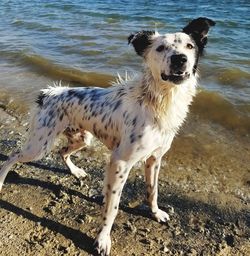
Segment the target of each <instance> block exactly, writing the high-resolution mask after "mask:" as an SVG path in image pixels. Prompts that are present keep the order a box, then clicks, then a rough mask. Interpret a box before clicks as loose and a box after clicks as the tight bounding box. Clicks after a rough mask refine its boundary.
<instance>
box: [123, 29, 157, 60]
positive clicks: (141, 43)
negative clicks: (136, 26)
mask: <svg viewBox="0 0 250 256" xmlns="http://www.w3.org/2000/svg"><path fill="white" fill-rule="evenodd" d="M154 34H155V32H154V31H145V30H143V31H140V32H137V33H136V34H131V35H130V36H129V37H128V43H129V44H130V43H131V44H132V45H133V46H134V49H135V51H136V53H137V54H138V55H140V56H143V54H144V52H145V50H146V49H147V48H148V47H149V46H150V45H151V43H152V39H151V37H152V36H153V35H154Z"/></svg>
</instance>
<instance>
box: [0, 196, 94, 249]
mask: <svg viewBox="0 0 250 256" xmlns="http://www.w3.org/2000/svg"><path fill="white" fill-rule="evenodd" d="M0 207H1V208H3V209H5V210H6V211H9V212H13V213H15V214H16V215H18V216H22V217H23V218H25V219H28V220H31V221H34V222H39V223H41V226H43V227H46V228H48V229H50V230H51V231H54V232H56V233H60V234H62V235H63V236H64V237H65V238H67V239H70V240H71V241H72V242H73V243H74V244H75V246H77V247H79V248H80V249H82V250H84V251H86V252H88V253H89V254H95V252H94V251H93V244H94V239H93V238H91V237H89V236H88V235H86V234H84V233H83V232H81V231H80V230H77V229H74V228H71V227H68V226H65V225H63V224H61V223H58V222H56V221H53V220H50V219H48V218H44V217H38V216H36V215H34V214H33V213H31V212H28V211H26V210H24V209H22V208H20V207H17V206H15V205H13V204H11V203H9V202H7V201H4V200H2V199H0Z"/></svg>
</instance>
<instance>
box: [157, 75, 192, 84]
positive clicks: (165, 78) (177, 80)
mask: <svg viewBox="0 0 250 256" xmlns="http://www.w3.org/2000/svg"><path fill="white" fill-rule="evenodd" d="M189 77H190V74H189V73H186V72H185V73H184V74H171V75H166V74H165V73H161V78H162V80H163V81H169V82H172V83H174V84H180V83H182V82H183V81H184V80H186V79H188V78H189Z"/></svg>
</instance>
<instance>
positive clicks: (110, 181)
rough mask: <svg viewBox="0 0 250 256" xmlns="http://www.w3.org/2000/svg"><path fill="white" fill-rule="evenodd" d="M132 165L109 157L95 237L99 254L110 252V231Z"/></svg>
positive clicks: (104, 255)
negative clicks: (98, 229)
mask: <svg viewBox="0 0 250 256" xmlns="http://www.w3.org/2000/svg"><path fill="white" fill-rule="evenodd" d="M131 167H132V165H129V163H128V162H126V161H123V160H117V159H114V157H112V158H111V161H110V164H109V166H108V168H107V173H106V177H105V180H104V208H103V219H102V228H101V230H100V233H99V234H98V236H97V238H96V242H95V244H96V250H97V252H98V253H99V255H102V256H106V255H109V254H110V249H111V238H110V232H111V228H112V225H113V222H114V220H115V217H116V215H117V212H118V207H119V202H120V197H121V193H122V189H123V186H124V184H125V181H126V180H127V177H128V174H129V171H130V169H131Z"/></svg>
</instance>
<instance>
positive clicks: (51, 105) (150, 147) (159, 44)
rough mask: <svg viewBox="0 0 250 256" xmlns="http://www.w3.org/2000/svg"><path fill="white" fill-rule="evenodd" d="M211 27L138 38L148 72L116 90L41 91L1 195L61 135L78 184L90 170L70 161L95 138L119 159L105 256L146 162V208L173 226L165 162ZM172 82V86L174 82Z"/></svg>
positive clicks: (113, 163)
mask: <svg viewBox="0 0 250 256" xmlns="http://www.w3.org/2000/svg"><path fill="white" fill-rule="evenodd" d="M212 25H214V22H213V21H211V20H209V19H207V18H199V19H196V20H193V21H192V22H191V23H190V24H189V25H188V26H187V27H185V28H184V29H183V32H180V33H175V34H165V35H160V34H158V33H157V32H155V31H141V32H138V33H135V34H131V35H130V36H129V38H128V41H129V43H130V44H132V45H133V47H134V49H135V51H136V53H137V54H138V55H139V56H141V57H142V58H143V60H144V66H143V72H142V74H141V75H136V76H134V77H132V78H130V79H126V80H123V79H121V78H120V79H118V81H117V83H115V84H114V85H113V86H111V87H109V88H106V89H102V88H93V87H91V88H68V87H60V86H57V87H50V88H47V89H44V90H42V91H41V92H40V94H39V96H38V97H37V101H36V102H37V108H36V111H35V113H34V115H33V117H32V121H31V126H30V130H29V138H28V140H27V143H26V144H25V145H24V147H23V148H22V150H21V151H20V152H16V153H14V154H12V155H11V156H10V157H9V159H8V160H7V161H6V162H5V163H4V165H3V166H2V168H1V171H0V189H1V187H2V185H3V182H4V179H5V177H6V175H7V174H8V172H9V170H10V169H11V167H12V166H13V165H14V164H16V163H17V162H29V161H33V160H37V159H40V158H42V157H43V156H44V155H45V154H47V153H49V152H50V150H51V147H52V146H53V144H54V141H55V139H56V137H57V136H58V135H59V134H61V133H64V135H65V136H66V137H67V138H68V146H67V147H65V148H63V149H62V150H61V151H60V153H61V155H62V157H63V160H64V162H65V164H66V165H67V166H68V168H69V169H70V171H71V172H72V173H73V174H74V175H75V176H76V177H84V176H86V173H85V172H84V170H81V169H80V168H78V167H77V166H75V165H74V164H73V163H72V162H71V160H70V155H71V154H72V153H74V152H76V151H78V150H80V149H81V148H82V147H83V146H84V145H89V144H90V142H91V138H92V135H94V136H95V137H97V138H98V139H99V140H100V141H102V142H103V143H104V144H105V145H106V146H107V147H108V148H109V149H110V150H111V151H112V154H111V158H110V162H109V163H108V166H107V171H106V176H105V182H104V189H103V194H104V207H103V218H102V228H101V230H100V232H99V234H98V236H97V239H96V249H97V252H98V254H99V255H109V253H110V250H111V239H110V231H111V228H112V225H113V222H114V219H115V217H116V214H117V211H118V206H119V201H120V196H121V192H122V189H123V186H124V184H125V181H126V179H127V177H128V174H129V171H130V169H131V168H132V167H133V165H134V164H135V163H136V162H138V161H139V160H144V161H145V177H146V184H147V200H148V203H149V206H150V208H151V211H152V215H153V216H154V218H155V219H156V220H157V221H162V222H165V221H167V220H169V216H168V214H167V213H166V212H164V211H162V210H161V209H159V208H158V204H157V196H158V175H159V170H160V162H161V158H162V156H163V155H164V154H165V153H166V152H167V151H168V149H169V148H170V146H171V143H172V140H173V138H174V136H175V134H176V133H177V131H178V130H179V128H180V126H181V125H182V123H183V121H184V120H185V117H186V115H187V113H188V106H189V105H190V103H191V102H192V99H193V96H194V95H195V92H196V82H197V64H198V59H199V56H200V55H201V53H202V51H203V48H204V47H205V44H206V43H207V39H206V36H207V32H208V28H209V27H210V26H212ZM197 28H199V29H197ZM190 45H191V46H192V47H193V48H192V47H191V46H190ZM179 54H182V55H185V56H186V58H187V60H186V63H185V65H184V64H183V65H182V67H181V68H182V69H181V70H183V69H184V68H185V70H184V71H185V72H182V71H180V70H179V71H178V72H179V73H178V74H180V73H182V75H183V77H181V76H179V75H176V73H175V72H176V70H174V68H175V67H174V64H173V63H172V62H173V61H172V62H171V59H173V58H172V56H173V55H179ZM177 57H178V56H177ZM173 77H174V80H173V81H168V80H167V79H172V78H173Z"/></svg>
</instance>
